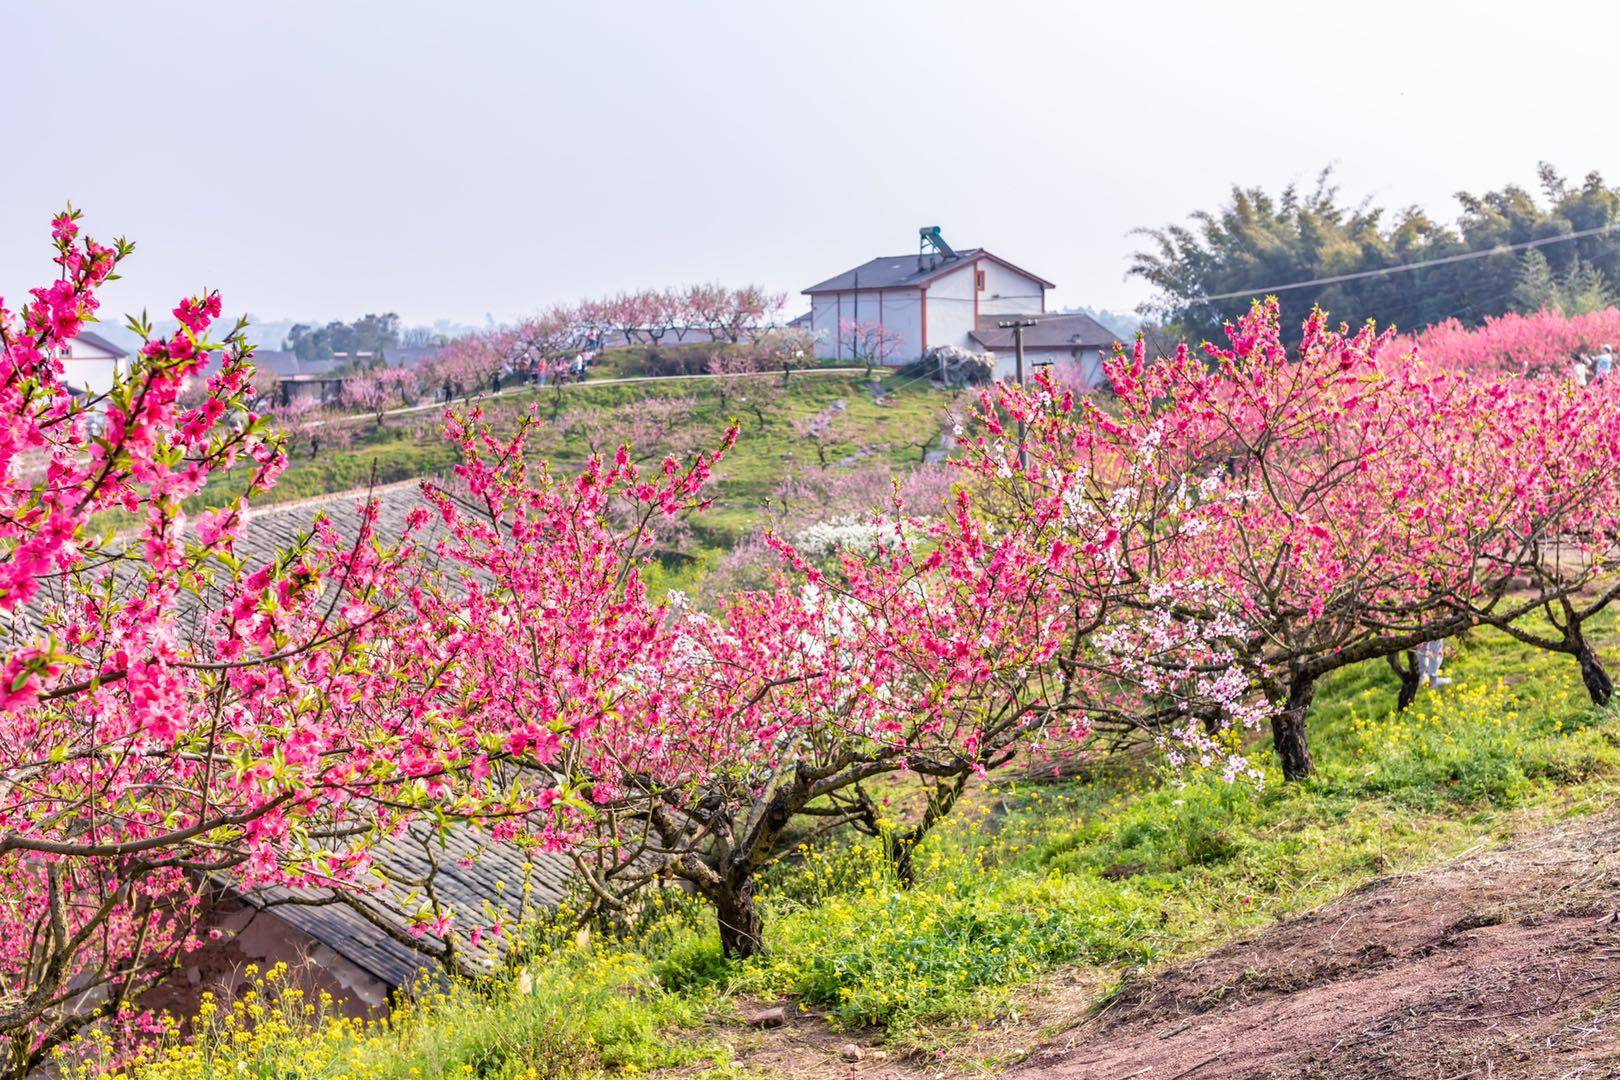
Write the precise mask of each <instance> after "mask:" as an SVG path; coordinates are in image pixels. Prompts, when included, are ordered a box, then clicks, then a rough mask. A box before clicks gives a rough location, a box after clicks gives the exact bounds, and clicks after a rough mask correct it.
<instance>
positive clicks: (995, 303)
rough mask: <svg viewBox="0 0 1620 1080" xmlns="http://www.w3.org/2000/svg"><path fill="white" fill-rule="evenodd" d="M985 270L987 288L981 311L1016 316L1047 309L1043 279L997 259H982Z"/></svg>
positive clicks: (982, 294)
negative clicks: (1031, 275) (1040, 280)
mask: <svg viewBox="0 0 1620 1080" xmlns="http://www.w3.org/2000/svg"><path fill="white" fill-rule="evenodd" d="M979 269H981V270H983V271H984V291H983V292H981V293H980V294H979V314H981V315H1015V314H1031V313H1034V312H1038V311H1045V310H1046V308H1045V306H1044V304H1043V303H1042V297H1043V296H1044V295H1045V289H1044V287H1043V286H1042V285H1041V283H1040V282H1038V281H1036V280H1035V279H1034V278H1032V277H1029V276H1028V275H1025V274H1020V273H1019V272H1018V271H1016V270H1009V269H1008V268H1007V267H1005V266H1002V265H1001V264H1000V263H998V262H996V261H995V260H994V259H980V260H979Z"/></svg>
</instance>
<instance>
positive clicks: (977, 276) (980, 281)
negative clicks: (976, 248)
mask: <svg viewBox="0 0 1620 1080" xmlns="http://www.w3.org/2000/svg"><path fill="white" fill-rule="evenodd" d="M973 287H974V288H975V289H978V290H979V291H980V292H983V291H984V271H983V270H975V271H973Z"/></svg>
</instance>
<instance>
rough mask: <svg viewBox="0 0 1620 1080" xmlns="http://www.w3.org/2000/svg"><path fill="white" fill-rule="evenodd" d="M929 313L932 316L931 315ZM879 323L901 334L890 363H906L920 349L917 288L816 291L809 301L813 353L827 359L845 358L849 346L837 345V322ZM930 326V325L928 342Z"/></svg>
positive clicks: (918, 353) (919, 351)
mask: <svg viewBox="0 0 1620 1080" xmlns="http://www.w3.org/2000/svg"><path fill="white" fill-rule="evenodd" d="M930 317H932V316H930ZM840 321H843V322H867V323H878V324H881V325H882V326H884V327H887V328H888V329H889V330H892V331H893V332H894V333H896V334H899V335H900V339H901V340H900V344H899V346H898V347H896V349H895V351H894V353H893V355H891V356H890V357H889V360H888V362H889V364H890V365H899V364H907V363H910V362H911V361H913V360H915V359H916V358H917V357H918V356H919V355H921V353H922V347H921V344H920V343H921V341H922V293H921V291H919V290H917V289H867V290H864V291H862V292H860V293H856V292H855V291H854V290H850V291H848V292H841V293H818V294H817V295H815V296H813V297H812V298H811V301H810V332H811V333H812V334H814V335H816V339H817V340H816V355H817V356H818V357H820V358H822V359H828V360H848V359H849V358H850V357H849V355H848V350H847V349H843V348H841V347H840V342H839V340H838V324H839V322H840ZM932 337H933V328H932V327H930V328H929V338H930V343H931V342H932Z"/></svg>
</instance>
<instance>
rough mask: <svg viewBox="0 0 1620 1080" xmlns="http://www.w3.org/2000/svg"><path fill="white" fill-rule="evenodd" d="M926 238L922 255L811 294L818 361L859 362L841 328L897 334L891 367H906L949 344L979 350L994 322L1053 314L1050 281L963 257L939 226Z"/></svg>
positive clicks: (977, 254)
mask: <svg viewBox="0 0 1620 1080" xmlns="http://www.w3.org/2000/svg"><path fill="white" fill-rule="evenodd" d="M919 235H920V237H921V241H922V242H921V244H920V245H919V250H918V252H917V254H915V255H892V256H886V257H883V258H877V259H870V260H868V261H867V262H864V263H862V264H861V265H859V266H857V267H855V268H853V269H851V270H846V271H844V272H843V273H842V274H837V275H835V276H833V277H830V278H828V279H827V280H825V281H822V282H818V283H817V284H815V285H812V286H810V287H809V288H808V289H805V290H804V293H805V295H806V296H808V297H809V298H810V322H809V330H810V332H811V334H812V335H814V336H815V338H816V340H817V346H816V348H817V355H818V356H821V357H823V358H825V359H830V360H852V359H858V357H855V356H852V355H851V349H850V343H849V342H848V341H847V340H846V339H845V335H843V334H842V333H840V328H841V327H844V326H847V325H849V324H851V323H867V324H872V325H877V326H882V327H884V328H885V329H886V330H888V331H889V332H890V334H892V335H893V340H894V342H895V347H894V349H893V351H892V352H891V353H890V354H889V355H888V356H887V357H884V363H886V364H888V365H890V366H895V367H899V366H901V365H904V364H909V363H911V362H912V361H914V360H917V359H920V358H921V357H922V356H923V355H924V354H925V353H927V352H928V350H929V349H931V348H935V347H937V346H941V345H954V346H955V347H957V348H959V349H975V348H977V346H976V345H975V343H974V341H973V340H972V336H973V334H974V332H975V331H976V330H977V329H978V328H979V326H980V325H981V321H982V320H984V319H985V318H987V317H1001V318H1010V317H1011V316H1013V315H1018V314H1022V313H1027V312H1037V313H1044V312H1045V311H1046V290H1047V289H1050V288H1052V287H1053V285H1052V283H1051V282H1050V281H1047V280H1046V279H1045V278H1043V277H1040V276H1039V275H1037V274H1032V273H1030V272H1029V271H1028V270H1024V269H1022V268H1021V267H1019V266H1016V265H1014V264H1013V263H1011V262H1009V261H1008V260H1006V259H1003V258H1002V257H1001V256H999V255H996V254H994V253H992V252H990V251H987V250H986V249H984V248H968V249H966V250H963V251H957V250H956V249H954V248H952V247H951V246H950V245H949V244H947V243H945V241H944V239H943V238H942V237H941V236H940V234H939V229H938V228H937V227H931V228H926V229H921V230H919Z"/></svg>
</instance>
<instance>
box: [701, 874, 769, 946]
mask: <svg viewBox="0 0 1620 1080" xmlns="http://www.w3.org/2000/svg"><path fill="white" fill-rule="evenodd" d="M713 900H714V907H715V914H716V916H717V918H718V921H719V924H720V948H721V950H722V951H723V952H724V953H725V954H726V955H727V956H730V957H734V958H736V959H738V960H746V959H748V958H749V957H751V956H757V955H759V954H760V953H762V952H764V951H765V921H764V919H762V918H761V917H760V914H759V907H758V906H757V905H756V904H755V903H754V878H753V875H752V874H750V875H748V876H746V877H744V878H742V879H741V880H739V881H736V882H730V883H727V884H726V885H723V886H721V887H720V888H718V889H716V890H715V893H714V896H713Z"/></svg>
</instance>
